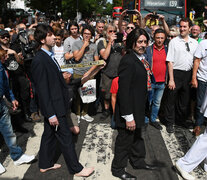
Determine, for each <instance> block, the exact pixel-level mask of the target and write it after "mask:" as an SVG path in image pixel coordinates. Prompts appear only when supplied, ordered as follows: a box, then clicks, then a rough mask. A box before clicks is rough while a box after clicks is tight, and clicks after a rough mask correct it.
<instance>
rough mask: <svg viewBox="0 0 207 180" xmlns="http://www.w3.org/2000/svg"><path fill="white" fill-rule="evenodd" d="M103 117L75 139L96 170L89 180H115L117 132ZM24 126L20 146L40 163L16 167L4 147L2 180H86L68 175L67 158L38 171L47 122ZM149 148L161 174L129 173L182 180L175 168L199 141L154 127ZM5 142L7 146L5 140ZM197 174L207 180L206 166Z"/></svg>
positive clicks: (83, 123) (151, 160)
mask: <svg viewBox="0 0 207 180" xmlns="http://www.w3.org/2000/svg"><path fill="white" fill-rule="evenodd" d="M100 115H101V114H100V113H98V114H97V115H95V116H94V117H95V120H94V121H93V122H92V123H88V122H86V121H84V120H82V121H81V123H80V129H81V133H80V134H79V135H78V136H74V141H75V143H76V152H77V154H78V156H79V159H80V162H81V163H82V164H83V165H84V166H94V167H95V173H94V174H93V175H92V176H91V177H88V178H87V179H89V180H113V179H114V180H115V179H117V178H115V177H113V176H112V175H111V172H110V167H111V161H112V159H113V150H114V142H115V138H116V134H117V132H116V130H112V129H111V128H110V118H108V119H106V120H105V121H100ZM24 126H25V127H26V128H28V129H29V130H30V132H29V133H27V134H21V133H17V137H18V144H19V145H20V146H21V147H22V149H23V150H24V151H26V152H27V153H30V154H31V153H35V154H36V155H37V156H36V157H37V161H35V162H33V163H32V164H30V165H21V166H18V167H16V166H14V165H13V163H12V160H11V159H10V157H9V153H8V149H7V147H6V146H5V144H2V143H1V153H0V154H1V157H0V162H2V163H3V164H4V166H5V168H6V169H7V172H6V173H5V174H3V175H1V176H0V180H7V179H8V180H9V179H12V180H14V179H15V180H19V179H24V180H73V179H74V180H76V179H84V178H77V177H73V176H71V175H70V174H69V173H68V170H67V167H66V165H65V162H64V159H63V156H61V157H60V158H59V160H58V163H60V164H62V167H61V168H60V169H58V170H55V171H48V172H46V173H40V172H39V169H38V149H39V143H40V138H41V133H42V131H43V122H38V123H25V124H24ZM143 138H144V139H145V146H146V162H148V163H156V164H158V165H159V166H160V170H157V171H147V170H134V169H133V168H132V167H131V166H130V165H129V164H128V167H127V171H128V172H130V173H132V174H134V175H135V176H137V178H138V179H142V180H178V179H182V178H181V177H180V176H179V175H177V173H176V172H175V170H174V168H173V163H174V162H175V161H176V160H177V159H178V158H179V157H181V156H183V155H184V154H185V153H186V151H187V150H188V149H189V147H190V146H191V145H192V143H193V142H194V141H195V138H194V137H193V136H192V133H191V132H190V131H189V130H188V129H184V128H182V127H179V126H176V132H175V133H174V134H172V135H169V134H168V133H167V132H166V130H165V127H164V126H163V130H162V131H159V130H157V129H155V128H154V127H151V126H150V125H149V126H148V128H147V131H146V132H145V133H143ZM1 142H3V141H2V140H1ZM193 174H194V175H195V176H196V178H197V179H201V180H202V179H203V180H204V179H207V177H206V176H205V173H204V171H203V169H202V166H199V167H198V168H196V169H195V171H194V172H193Z"/></svg>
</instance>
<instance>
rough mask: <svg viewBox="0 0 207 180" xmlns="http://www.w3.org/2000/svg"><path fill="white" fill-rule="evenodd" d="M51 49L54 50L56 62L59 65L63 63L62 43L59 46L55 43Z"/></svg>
mask: <svg viewBox="0 0 207 180" xmlns="http://www.w3.org/2000/svg"><path fill="white" fill-rule="evenodd" d="M52 50H53V52H54V57H55V59H56V60H57V62H58V64H59V65H60V66H62V65H65V61H64V49H63V45H61V46H60V47H58V46H56V45H55V46H54V47H53V48H52Z"/></svg>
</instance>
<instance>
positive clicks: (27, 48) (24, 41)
mask: <svg viewBox="0 0 207 180" xmlns="http://www.w3.org/2000/svg"><path fill="white" fill-rule="evenodd" d="M18 39H19V42H20V47H21V51H22V55H23V57H24V61H29V60H32V58H33V57H34V55H35V49H36V47H37V43H36V41H34V40H32V41H29V39H28V35H27V31H26V30H21V31H19V34H18Z"/></svg>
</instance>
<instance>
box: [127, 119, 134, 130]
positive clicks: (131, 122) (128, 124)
mask: <svg viewBox="0 0 207 180" xmlns="http://www.w3.org/2000/svg"><path fill="white" fill-rule="evenodd" d="M126 129H127V130H129V131H134V130H135V129H136V123H135V120H133V121H130V122H127V121H126Z"/></svg>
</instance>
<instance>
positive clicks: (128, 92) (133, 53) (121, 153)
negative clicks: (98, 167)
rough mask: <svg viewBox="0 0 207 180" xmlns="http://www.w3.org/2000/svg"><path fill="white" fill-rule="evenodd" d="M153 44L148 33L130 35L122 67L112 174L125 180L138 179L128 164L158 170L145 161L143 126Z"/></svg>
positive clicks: (137, 32)
mask: <svg viewBox="0 0 207 180" xmlns="http://www.w3.org/2000/svg"><path fill="white" fill-rule="evenodd" d="M148 41H149V36H148V34H147V32H146V31H145V30H143V29H135V30H133V31H132V32H131V33H130V34H129V35H128V36H127V42H126V45H127V49H128V50H129V52H128V53H127V54H126V55H125V56H124V57H123V58H122V60H121V62H120V65H119V72H118V76H119V89H118V93H117V102H116V107H115V122H116V126H117V130H118V135H117V138H116V143H115V153H114V159H113V162H112V169H111V170H112V174H113V175H114V176H116V177H119V178H120V179H123V180H128V179H130V180H136V177H135V176H133V175H131V174H129V173H127V172H126V171H125V168H126V167H127V161H128V159H129V162H130V164H131V165H132V167H133V168H134V169H147V170H154V169H157V167H156V166H155V165H149V164H147V163H146V162H145V160H144V159H145V154H146V152H145V145H144V140H143V139H142V137H141V127H142V126H143V125H144V120H145V104H146V100H147V90H150V67H149V64H148V63H147V62H146V60H144V56H143V54H144V52H145V49H146V46H147V44H148Z"/></svg>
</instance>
